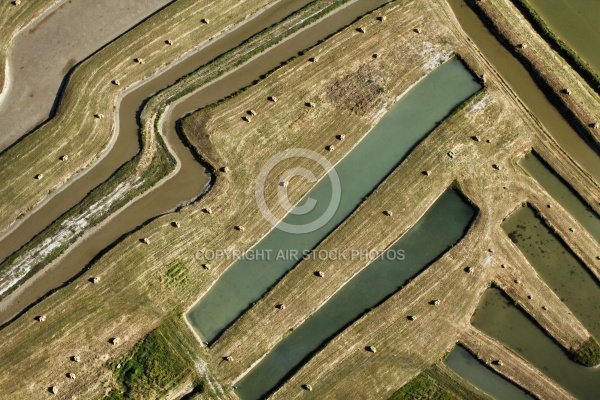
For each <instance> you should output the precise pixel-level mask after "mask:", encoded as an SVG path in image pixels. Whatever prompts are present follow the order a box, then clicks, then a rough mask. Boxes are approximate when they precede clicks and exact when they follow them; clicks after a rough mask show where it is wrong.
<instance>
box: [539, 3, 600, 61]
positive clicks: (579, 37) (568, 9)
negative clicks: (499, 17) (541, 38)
mask: <svg viewBox="0 0 600 400" xmlns="http://www.w3.org/2000/svg"><path fill="white" fill-rule="evenodd" d="M528 1H529V3H530V4H531V5H532V7H533V8H534V9H535V10H536V11H537V13H538V14H539V15H540V16H541V17H542V18H543V19H544V21H546V23H547V24H548V26H549V27H550V29H551V30H552V31H553V32H554V33H555V34H556V35H557V36H558V37H560V38H561V39H562V40H563V41H564V42H565V43H567V44H568V45H569V47H571V48H572V49H573V50H575V52H576V53H577V54H579V56H581V58H583V59H584V60H585V61H586V62H588V63H589V64H590V66H591V67H592V68H593V69H594V70H595V71H596V73H600V24H599V23H598V21H599V19H600V1H599V0H528Z"/></svg>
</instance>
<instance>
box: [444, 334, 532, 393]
mask: <svg viewBox="0 0 600 400" xmlns="http://www.w3.org/2000/svg"><path fill="white" fill-rule="evenodd" d="M444 363H445V364H446V365H447V366H448V367H450V369H452V371H454V372H456V373H457V374H458V375H460V376H461V377H463V378H464V379H465V380H467V381H469V382H470V383H471V384H472V385H473V386H475V387H477V388H478V389H481V390H482V391H484V392H485V393H487V394H489V395H490V396H492V397H493V398H495V399H497V400H528V399H533V397H531V396H530V395H529V394H527V392H525V391H524V390H523V389H521V388H520V387H518V386H516V385H515V384H514V383H512V382H510V381H508V380H506V379H504V378H503V377H502V376H500V375H498V374H497V373H495V372H494V371H492V370H491V369H489V368H488V367H486V366H485V365H484V364H482V363H481V362H480V361H479V360H478V359H477V358H475V357H474V356H473V355H472V354H471V353H469V352H468V351H467V350H466V349H465V348H464V347H462V346H456V347H455V348H454V350H452V351H451V352H450V354H449V355H448V358H446V361H444Z"/></svg>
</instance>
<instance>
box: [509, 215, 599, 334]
mask: <svg viewBox="0 0 600 400" xmlns="http://www.w3.org/2000/svg"><path fill="white" fill-rule="evenodd" d="M502 228H503V229H504V231H505V232H506V233H507V234H508V236H509V237H510V239H511V240H512V241H513V242H514V243H515V244H516V245H517V247H518V248H519V250H521V252H522V253H523V254H524V255H525V257H526V258H527V260H528V261H529V263H530V264H531V265H532V266H533V267H534V268H535V270H536V271H537V273H538V274H539V275H540V277H541V278H542V279H543V280H544V282H546V284H547V285H548V286H549V287H550V288H551V289H552V290H554V292H555V293H556V295H557V296H558V297H560V298H561V300H562V301H563V302H564V303H565V305H566V306H567V307H569V309H570V310H571V311H572V312H573V314H575V316H576V317H577V319H579V321H581V323H582V324H583V325H584V326H585V327H586V328H587V329H588V330H589V331H590V333H591V334H592V335H594V336H595V337H596V338H599V337H600V286H598V284H597V283H596V280H595V278H594V277H593V276H592V274H591V273H590V272H589V271H588V269H587V268H586V266H585V265H584V264H582V263H581V261H579V259H578V258H576V257H575V256H574V255H573V254H572V253H571V252H570V251H569V249H568V248H567V247H566V245H565V244H564V243H563V242H562V241H561V240H559V239H558V238H557V237H556V236H555V235H554V234H553V233H551V232H550V230H549V229H548V227H547V226H546V225H545V224H544V223H543V222H542V220H541V219H540V218H539V217H538V216H537V215H536V214H535V212H534V210H533V209H532V208H530V207H523V208H520V209H519V210H517V211H515V212H514V213H513V214H512V215H511V216H510V217H509V218H508V219H507V220H506V221H505V222H504V223H503V224H502Z"/></svg>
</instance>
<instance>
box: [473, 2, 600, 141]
mask: <svg viewBox="0 0 600 400" xmlns="http://www.w3.org/2000/svg"><path fill="white" fill-rule="evenodd" d="M469 3H470V4H471V5H472V6H473V8H474V9H475V11H476V12H477V13H478V14H479V15H480V16H481V17H482V19H483V20H484V22H485V23H486V24H487V25H488V26H489V27H490V28H491V31H492V32H494V33H495V34H496V35H497V36H498V38H499V39H500V40H501V41H502V42H503V43H504V44H505V45H506V47H507V48H508V49H509V50H510V51H511V52H512V53H513V54H514V55H515V56H516V57H517V58H518V59H519V60H520V61H521V62H522V63H523V65H524V66H525V67H526V68H527V69H528V70H529V71H530V73H531V74H532V75H533V76H534V78H535V79H536V81H537V83H538V84H539V85H540V87H541V88H542V89H543V90H544V92H545V93H546V94H547V95H548V97H549V98H550V99H551V101H552V102H553V103H554V104H555V105H556V106H557V108H558V109H559V110H560V111H561V113H562V114H563V115H564V116H565V117H566V118H567V120H568V121H570V123H571V124H572V125H573V127H574V128H575V129H576V130H577V131H578V132H579V133H580V135H581V136H582V137H583V138H584V139H586V141H588V143H590V145H591V146H593V147H594V148H595V149H596V151H600V128H598V127H596V128H594V126H595V125H594V124H596V123H598V124H600V107H598V105H599V104H600V97H599V95H598V93H597V91H598V87H597V86H593V87H590V86H589V85H588V83H587V80H586V79H584V78H583V77H582V76H580V75H578V74H577V73H572V69H571V66H570V63H571V62H573V60H572V59H571V58H570V57H567V58H566V59H563V57H562V52H559V53H560V54H559V53H557V52H555V51H554V49H553V48H552V46H551V44H549V43H548V42H547V41H546V40H547V36H546V35H543V37H542V36H540V35H539V34H538V33H537V32H536V31H535V29H534V28H533V27H532V26H531V24H530V23H528V22H527V20H526V19H525V17H524V16H523V15H522V14H521V13H520V12H519V10H518V9H517V7H515V5H514V4H513V3H512V2H511V0H499V1H494V2H489V1H486V2H482V1H469ZM523 4H524V3H523ZM528 9H529V10H531V7H528ZM526 15H528V14H526ZM534 26H537V24H534ZM523 44H524V45H523ZM565 70H567V71H571V73H565ZM577 70H580V68H577ZM567 90H568V91H569V93H567Z"/></svg>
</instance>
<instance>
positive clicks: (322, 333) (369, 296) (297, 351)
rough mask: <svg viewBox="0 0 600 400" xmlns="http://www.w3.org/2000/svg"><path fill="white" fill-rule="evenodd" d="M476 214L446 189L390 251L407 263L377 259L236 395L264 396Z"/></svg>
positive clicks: (438, 252) (408, 276)
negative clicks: (401, 255) (400, 256)
mask: <svg viewBox="0 0 600 400" xmlns="http://www.w3.org/2000/svg"><path fill="white" fill-rule="evenodd" d="M474 215H475V211H474V210H473V209H472V208H471V206H470V205H468V204H467V203H466V202H464V200H463V198H462V197H461V196H460V195H459V194H458V193H457V192H454V191H451V190H448V191H446V192H445V193H444V194H442V196H440V198H439V199H438V200H437V201H436V202H435V203H434V205H433V206H432V207H431V208H430V209H429V210H428V211H427V212H426V213H425V214H424V215H423V217H422V218H421V219H420V220H419V221H418V222H417V224H416V225H415V226H413V227H412V228H411V229H410V230H409V231H408V232H407V233H406V234H404V235H403V236H402V237H401V238H400V239H399V240H398V241H397V242H396V243H394V244H393V245H392V246H391V247H390V249H389V250H388V251H387V252H386V253H385V254H388V253H389V254H396V253H397V252H399V251H403V253H404V256H405V259H404V260H399V259H393V258H394V257H385V256H384V257H381V258H378V259H376V260H375V261H373V262H372V263H371V264H370V265H369V266H367V267H366V268H365V269H363V270H362V271H361V272H360V273H358V274H357V275H356V276H355V277H354V278H352V279H351V280H350V281H349V282H348V283H347V284H346V285H345V286H343V287H342V288H341V289H340V290H339V291H338V292H337V293H336V294H335V295H334V296H333V297H332V298H331V299H330V300H329V301H328V302H327V303H325V305H324V306H322V307H321V308H320V309H319V310H318V311H316V312H315V313H314V314H313V315H311V316H310V317H309V318H308V319H307V320H306V322H304V323H303V324H302V325H300V326H299V327H298V328H296V329H295V330H294V331H293V332H292V333H291V334H290V335H288V336H287V337H286V338H285V339H283V340H282V341H281V342H279V343H278V344H277V345H276V346H275V347H274V348H273V350H272V351H271V352H270V353H269V354H268V355H267V356H266V357H265V358H263V359H262V360H261V361H260V362H259V363H258V364H257V365H256V366H255V367H254V368H253V369H252V370H251V371H250V372H249V373H248V374H247V375H246V376H244V378H242V380H241V381H240V382H238V383H236V386H238V389H237V392H236V393H237V394H238V395H239V396H240V397H241V398H242V399H244V400H251V399H259V398H262V397H263V396H264V395H265V394H267V393H268V392H269V391H271V390H272V389H274V388H275V387H276V386H278V384H279V383H280V382H281V381H282V380H284V379H285V378H286V377H287V376H288V375H289V374H291V373H293V372H294V371H295V370H296V369H297V368H298V367H300V366H301V364H302V363H303V362H304V361H306V360H307V359H308V358H309V357H310V356H312V355H313V354H314V353H315V352H316V351H317V350H318V349H320V348H321V347H323V346H324V345H325V344H326V343H327V342H328V341H329V340H330V339H331V338H333V337H334V336H335V335H336V334H337V333H338V332H340V331H341V330H342V329H344V328H345V327H346V326H348V325H349V324H350V323H352V322H353V321H355V320H356V319H357V318H359V317H360V316H361V315H363V314H364V313H365V312H367V311H368V310H369V309H371V308H372V307H375V306H377V305H378V304H380V303H381V302H382V301H383V300H385V299H386V298H388V297H389V296H391V295H392V294H394V293H396V292H397V291H398V290H399V289H400V288H401V287H402V286H403V285H404V284H405V283H406V281H407V280H409V279H411V278H412V277H414V276H415V275H416V274H418V273H419V272H420V271H422V270H423V269H424V268H425V267H427V266H428V265H429V264H431V263H432V262H433V261H434V260H436V259H437V258H438V257H440V255H442V254H443V253H444V252H446V251H447V250H448V249H449V248H450V247H451V246H452V245H454V244H455V243H457V242H458V241H459V240H460V238H461V237H462V236H463V235H464V234H465V232H466V229H467V227H468V226H469V224H470V222H471V220H472V219H473V217H474ZM440 227H443V228H440Z"/></svg>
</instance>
